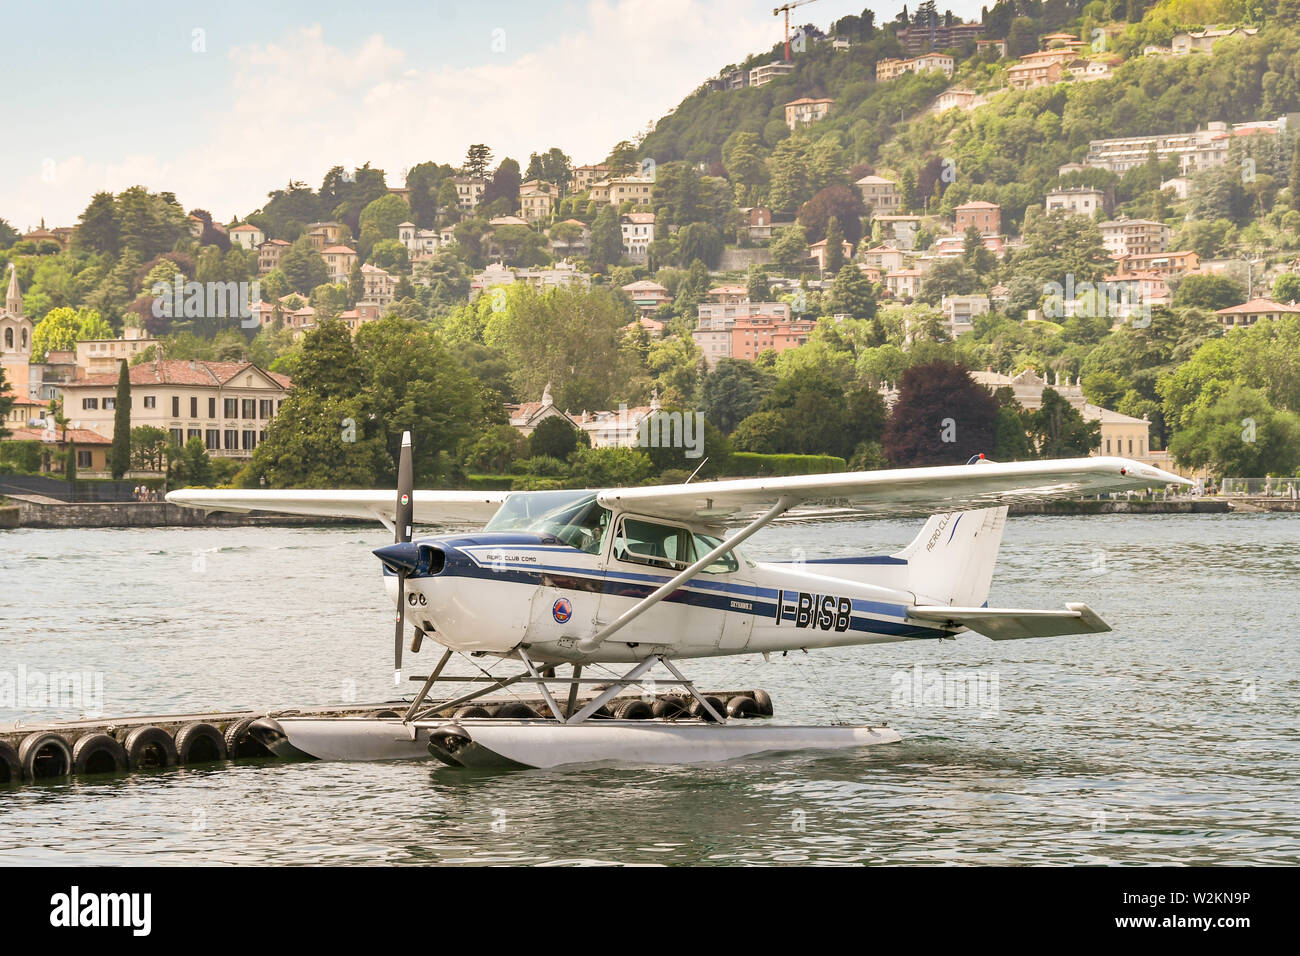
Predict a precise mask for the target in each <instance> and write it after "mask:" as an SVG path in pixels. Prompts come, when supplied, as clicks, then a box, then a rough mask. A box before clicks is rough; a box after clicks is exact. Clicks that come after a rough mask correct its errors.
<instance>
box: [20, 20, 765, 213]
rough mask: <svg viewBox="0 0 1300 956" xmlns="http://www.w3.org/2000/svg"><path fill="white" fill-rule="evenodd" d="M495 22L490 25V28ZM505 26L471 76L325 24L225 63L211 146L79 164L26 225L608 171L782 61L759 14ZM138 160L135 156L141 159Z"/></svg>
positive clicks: (44, 192) (488, 42)
mask: <svg viewBox="0 0 1300 956" xmlns="http://www.w3.org/2000/svg"><path fill="white" fill-rule="evenodd" d="M485 22H486V21H485ZM523 29H524V27H522V26H513V25H512V23H511V22H510V21H509V20H508V19H507V20H505V22H502V23H501V24H500V25H495V26H490V27H486V28H484V29H482V30H481V31H480V32H476V31H473V30H471V31H467V32H462V33H461V35H460V36H459V38H458V41H459V42H461V43H463V44H466V45H468V47H469V48H471V49H473V48H474V47H475V46H476V45H477V46H479V47H480V48H481V50H482V58H481V60H479V61H478V62H477V63H474V64H472V65H469V66H453V65H448V64H446V63H440V62H439V61H438V57H437V51H428V50H416V49H410V50H408V49H404V48H403V47H402V46H401V38H400V37H384V36H379V35H372V36H369V37H366V38H364V39H363V40H361V41H359V42H356V43H353V44H351V45H348V46H345V45H343V43H342V42H341V41H338V40H335V39H333V38H332V37H331V36H330V35H329V31H328V29H327V28H325V27H323V26H321V25H320V24H315V25H311V26H307V27H303V28H298V29H296V30H293V31H291V32H289V33H287V34H285V35H283V36H281V37H278V38H276V39H273V40H269V41H266V42H263V43H258V44H250V45H245V46H241V47H238V48H235V49H232V50H231V51H230V53H229V57H228V64H229V79H228V87H229V99H228V105H226V106H225V107H223V108H222V109H221V110H219V111H216V112H214V113H213V114H211V115H209V116H207V117H206V121H205V122H203V123H202V124H200V127H199V128H201V129H202V130H204V131H205V133H204V135H203V136H202V137H201V139H202V141H201V142H191V143H188V144H181V146H180V148H179V149H178V150H175V151H170V152H169V151H165V150H164V148H163V147H164V146H171V145H173V144H164V143H159V144H158V146H156V147H154V148H153V151H152V152H150V151H148V150H146V151H143V152H139V153H133V154H132V155H130V156H125V157H123V158H122V159H121V160H118V161H114V162H105V161H102V160H101V161H99V162H98V163H97V162H95V161H92V160H88V159H86V158H85V157H81V156H75V157H68V158H66V159H63V160H60V161H58V162H57V163H56V169H57V170H58V173H57V178H56V183H57V187H51V185H50V184H44V188H42V183H41V180H40V170H34V171H33V174H32V177H31V181H30V182H28V183H24V184H23V187H24V188H23V189H22V192H21V193H20V195H21V196H23V197H25V198H24V199H23V200H21V201H20V202H18V203H16V204H15V207H14V208H13V210H12V212H13V213H14V216H13V218H14V220H15V221H16V222H24V221H26V220H25V218H24V217H34V216H36V217H38V216H39V215H41V210H44V215H45V218H46V220H47V222H48V223H49V224H51V225H53V224H56V223H58V224H64V223H71V222H74V221H75V218H76V216H77V214H78V213H79V212H80V211H81V209H83V208H84V207H85V204H86V202H87V201H88V200H89V198H90V195H91V194H92V193H93V192H94V191H96V190H98V189H112V190H113V191H115V192H116V191H119V190H121V189H123V188H126V187H128V186H131V185H134V184H136V183H144V184H146V185H148V186H149V187H150V188H151V189H155V190H162V189H167V190H171V191H173V192H175V193H176V194H177V196H178V197H179V198H180V200H181V202H182V203H183V204H184V205H185V206H186V208H193V207H203V208H206V209H209V210H210V211H211V212H212V213H213V215H214V216H215V217H217V218H218V219H219V220H225V219H226V218H227V217H229V216H232V215H235V214H240V215H243V214H247V213H248V212H251V211H252V210H254V209H256V208H257V207H259V206H260V205H261V204H262V203H263V202H264V201H265V197H266V193H267V192H268V191H269V190H271V189H274V188H278V187H280V186H282V185H284V184H285V183H286V182H287V181H288V180H289V179H290V178H293V179H300V180H303V181H305V182H307V183H309V184H311V185H312V186H316V185H318V184H319V183H320V180H321V178H322V176H323V175H324V173H325V172H326V171H327V170H328V169H329V168H330V167H331V166H334V165H345V166H348V167H351V166H357V165H361V164H362V163H365V162H367V161H369V162H370V163H371V164H372V165H375V166H380V167H382V168H384V169H385V170H386V171H387V173H388V181H389V183H390V184H393V185H397V184H400V183H401V181H402V172H403V170H404V169H406V168H407V167H409V166H411V165H413V164H415V163H418V162H424V161H427V160H434V161H437V162H444V163H451V164H453V165H455V164H458V163H459V162H460V161H461V160H462V158H463V157H464V155H465V150H466V148H467V147H468V146H469V145H470V144H471V143H478V142H483V143H487V144H488V145H489V146H490V147H491V148H492V150H493V153H494V155H495V156H496V158H497V159H498V160H499V159H501V158H504V157H505V156H512V157H514V158H515V159H517V160H520V161H521V163H525V164H526V162H527V159H528V154H529V153H530V152H538V151H542V150H545V149H548V148H550V147H551V146H559V147H560V148H562V149H563V150H564V151H565V152H566V153H568V154H569V155H570V156H572V157H573V159H574V161H575V162H576V163H590V162H599V161H600V160H601V159H603V158H604V156H605V155H606V154H607V153H608V151H609V149H610V147H611V146H613V145H614V143H616V142H617V141H618V140H620V139H632V138H634V137H635V136H636V134H637V133H638V132H639V131H640V130H643V129H644V128H645V127H646V126H647V125H648V124H649V123H651V122H653V121H654V120H655V119H657V118H658V117H659V116H662V115H663V114H664V113H666V112H667V111H668V110H669V109H671V108H672V107H673V106H674V105H675V104H676V103H677V102H679V101H680V100H681V99H682V97H684V96H685V95H687V94H688V93H690V92H691V91H692V90H693V89H695V88H696V87H697V86H698V85H699V84H700V83H701V82H703V81H704V80H705V79H706V78H707V77H708V76H710V75H713V74H715V73H716V72H717V71H718V70H719V69H720V68H721V67H723V66H725V65H726V64H728V63H733V62H737V61H739V60H741V59H743V58H744V57H745V56H747V55H748V54H749V53H751V52H754V51H757V50H761V49H764V48H766V47H768V46H770V45H771V44H772V43H774V42H775V41H776V40H777V39H778V38H779V21H778V20H775V19H774V18H772V17H771V16H770V15H768V14H767V12H766V9H765V8H764V9H760V10H758V11H755V9H754V5H753V3H752V2H749V0H593V2H591V3H589V4H588V5H587V6H586V7H585V9H584V10H582V12H580V13H579V14H577V15H576V16H575V19H574V20H573V21H571V22H570V23H569V24H568V25H567V27H566V29H565V31H564V32H562V33H559V34H557V35H556V36H555V37H554V38H551V39H546V40H543V41H542V42H540V43H537V42H533V41H534V38H533V37H529V36H525V35H522V34H521V33H519V32H518V31H520V30H523ZM134 145H135V146H136V147H137V148H138V146H139V141H138V140H137V141H136V142H135V144H134Z"/></svg>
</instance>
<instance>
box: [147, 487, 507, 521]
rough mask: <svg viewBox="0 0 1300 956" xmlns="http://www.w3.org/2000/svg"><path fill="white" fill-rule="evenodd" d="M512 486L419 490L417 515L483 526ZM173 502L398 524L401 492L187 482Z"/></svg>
mask: <svg viewBox="0 0 1300 956" xmlns="http://www.w3.org/2000/svg"><path fill="white" fill-rule="evenodd" d="M509 494H510V492H508V491H416V492H415V493H414V494H413V495H412V496H411V498H412V503H413V504H414V506H415V513H414V520H415V521H417V522H419V523H421V524H466V523H468V524H475V525H477V526H479V527H482V526H483V525H484V524H485V523H486V522H487V521H488V519H489V518H491V517H492V516H493V515H494V514H496V512H497V509H498V508H500V507H501V503H502V502H503V501H505V500H506V496H507V495H509ZM167 500H168V501H170V502H172V503H173V504H178V505H188V506H189V507H191V508H207V509H209V510H211V511H274V512H278V513H280V514H291V515H317V516H320V517H335V518H368V519H370V520H376V519H378V520H379V521H381V522H383V523H384V524H385V525H386V526H387V527H389V528H391V527H392V526H393V520H394V515H395V514H396V512H397V492H396V491H395V490H394V489H392V488H388V489H385V490H378V491H376V490H355V491H318V490H313V489H307V488H304V489H301V490H294V489H289V490H275V491H261V490H255V491H243V490H239V489H221V488H218V489H210V488H186V489H184V490H183V491H173V492H170V493H169V494H168V495H167Z"/></svg>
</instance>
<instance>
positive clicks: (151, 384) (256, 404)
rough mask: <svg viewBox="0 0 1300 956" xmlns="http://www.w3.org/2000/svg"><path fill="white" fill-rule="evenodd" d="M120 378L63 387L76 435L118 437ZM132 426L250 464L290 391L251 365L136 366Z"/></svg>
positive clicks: (285, 382)
mask: <svg viewBox="0 0 1300 956" xmlns="http://www.w3.org/2000/svg"><path fill="white" fill-rule="evenodd" d="M117 379H118V374H117V373H116V372H113V373H109V374H105V375H88V376H86V377H85V378H82V379H78V380H76V381H73V382H68V383H66V384H64V386H63V414H64V415H66V416H67V417H68V420H69V422H70V423H71V426H72V427H73V428H84V429H87V430H88V431H91V432H94V433H95V434H97V435H100V436H102V437H103V438H106V439H108V440H110V441H111V440H112V438H113V417H114V412H115V404H116V400H117ZM130 379H131V426H132V427H133V428H134V427H138V426H140V425H153V426H155V427H157V428H162V429H164V430H165V431H167V432H168V433H170V434H171V436H172V439H173V440H174V441H175V442H176V443H178V444H181V445H183V444H185V442H186V441H188V440H189V439H191V438H196V437H197V438H201V439H202V440H203V443H204V445H205V446H206V447H207V449H208V452H209V453H210V454H212V455H215V456H218V457H222V458H250V457H251V456H252V454H253V449H255V448H256V447H257V446H258V444H259V443H260V442H261V441H263V440H264V439H265V438H266V429H267V428H268V427H269V426H270V423H271V419H273V418H274V417H275V416H276V414H277V413H278V412H279V411H280V406H281V405H282V404H283V402H284V399H285V396H286V395H288V394H289V389H290V387H291V386H292V383H291V382H290V380H289V378H288V377H287V376H284V375H277V374H275V373H274V372H267V371H265V370H263V369H260V368H258V367H257V366H256V365H254V364H252V363H251V362H198V361H185V360H180V359H172V360H159V361H155V362H144V363H142V364H140V365H135V366H132V367H131V370H130Z"/></svg>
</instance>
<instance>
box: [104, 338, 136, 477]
mask: <svg viewBox="0 0 1300 956" xmlns="http://www.w3.org/2000/svg"><path fill="white" fill-rule="evenodd" d="M108 464H109V469H110V470H111V471H112V473H113V478H114V480H120V479H121V477H122V476H123V475H125V474H126V473H127V471H128V470H130V468H131V372H130V369H129V368H128V367H127V363H126V362H125V361H123V362H122V364H121V366H120V370H119V372H118V376H117V401H116V403H115V405H114V406H113V450H112V452H111V453H110V454H109V462H108Z"/></svg>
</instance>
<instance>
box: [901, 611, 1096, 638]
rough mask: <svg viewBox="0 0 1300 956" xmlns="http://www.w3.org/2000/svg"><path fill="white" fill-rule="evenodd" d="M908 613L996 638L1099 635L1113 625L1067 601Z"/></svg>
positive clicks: (911, 615) (920, 618)
mask: <svg viewBox="0 0 1300 956" xmlns="http://www.w3.org/2000/svg"><path fill="white" fill-rule="evenodd" d="M907 614H908V616H909V617H914V618H917V619H919V620H922V621H937V622H939V623H940V624H948V625H950V626H954V627H958V626H959V627H967V628H970V629H971V630H972V631H975V632H977V633H979V634H983V635H984V636H985V637H991V638H992V639H993V640H995V641H1016V640H1020V639H1021V638H1025V637H1056V636H1057V635H1059V634H1099V633H1101V632H1102V631H1109V630H1110V625H1109V624H1107V623H1106V622H1105V621H1103V620H1102V619H1101V618H1100V617H1098V616H1097V612H1096V611H1094V610H1093V609H1092V608H1090V607H1088V605H1086V604H1066V605H1065V610H1064V611H1034V610H1024V609H1021V608H996V607H946V606H944V605H916V606H914V607H909V608H908V609H907Z"/></svg>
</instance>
